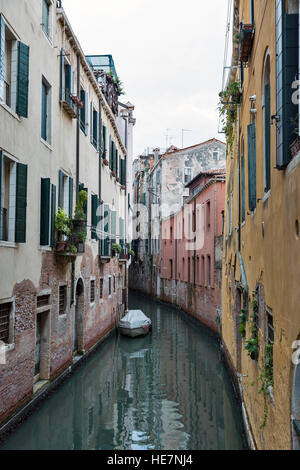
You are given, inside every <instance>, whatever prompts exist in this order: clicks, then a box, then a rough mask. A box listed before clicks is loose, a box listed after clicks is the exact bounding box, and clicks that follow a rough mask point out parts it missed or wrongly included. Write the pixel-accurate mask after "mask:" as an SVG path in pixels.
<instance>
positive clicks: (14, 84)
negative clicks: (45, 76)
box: [0, 14, 29, 118]
mask: <svg viewBox="0 0 300 470" xmlns="http://www.w3.org/2000/svg"><path fill="white" fill-rule="evenodd" d="M28 83H29V47H28V46H26V45H25V44H23V43H22V42H20V41H18V40H17V37H16V35H15V33H14V32H13V30H12V29H11V28H10V26H9V25H8V24H7V22H6V20H5V19H4V17H3V15H1V14H0V101H2V102H4V103H5V105H6V106H8V107H9V108H10V109H11V110H12V111H13V112H15V113H17V114H18V115H19V116H23V117H26V118H27V116H28Z"/></svg>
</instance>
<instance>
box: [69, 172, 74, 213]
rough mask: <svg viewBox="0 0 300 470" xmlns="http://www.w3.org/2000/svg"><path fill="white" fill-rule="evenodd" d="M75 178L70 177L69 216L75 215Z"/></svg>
mask: <svg viewBox="0 0 300 470" xmlns="http://www.w3.org/2000/svg"><path fill="white" fill-rule="evenodd" d="M73 185H74V184H73V178H69V217H72V215H73Z"/></svg>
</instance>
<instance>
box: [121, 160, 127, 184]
mask: <svg viewBox="0 0 300 470" xmlns="http://www.w3.org/2000/svg"><path fill="white" fill-rule="evenodd" d="M121 184H122V186H125V185H126V161H125V159H123V160H121Z"/></svg>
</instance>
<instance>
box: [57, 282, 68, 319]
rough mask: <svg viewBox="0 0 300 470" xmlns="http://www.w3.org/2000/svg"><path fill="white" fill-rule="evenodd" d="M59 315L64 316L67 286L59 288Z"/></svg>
mask: <svg viewBox="0 0 300 470" xmlns="http://www.w3.org/2000/svg"><path fill="white" fill-rule="evenodd" d="M58 303H59V315H64V313H65V312H66V306H67V286H59V301H58Z"/></svg>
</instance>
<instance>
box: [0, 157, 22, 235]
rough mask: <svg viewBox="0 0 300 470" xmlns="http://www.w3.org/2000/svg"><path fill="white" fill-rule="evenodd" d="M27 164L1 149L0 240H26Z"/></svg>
mask: <svg viewBox="0 0 300 470" xmlns="http://www.w3.org/2000/svg"><path fill="white" fill-rule="evenodd" d="M26 206H27V165H23V164H22V163H17V162H16V161H15V160H13V159H12V158H10V157H8V156H7V155H6V154H5V153H4V152H3V151H1V150H0V209H1V210H0V240H3V241H9V242H17V243H25V242H26Z"/></svg>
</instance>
